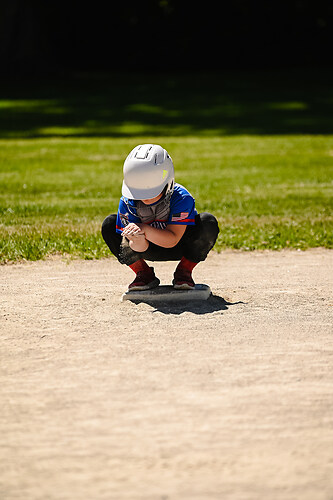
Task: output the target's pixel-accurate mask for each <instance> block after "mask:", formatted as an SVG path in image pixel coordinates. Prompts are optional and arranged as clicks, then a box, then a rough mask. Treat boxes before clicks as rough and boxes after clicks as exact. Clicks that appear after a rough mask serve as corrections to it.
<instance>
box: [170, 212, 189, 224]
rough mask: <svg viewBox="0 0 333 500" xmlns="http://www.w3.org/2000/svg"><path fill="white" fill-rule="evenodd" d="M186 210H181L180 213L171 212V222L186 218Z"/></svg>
mask: <svg viewBox="0 0 333 500" xmlns="http://www.w3.org/2000/svg"><path fill="white" fill-rule="evenodd" d="M187 217H188V212H181V213H180V214H173V216H172V218H171V222H177V221H180V220H183V219H187Z"/></svg>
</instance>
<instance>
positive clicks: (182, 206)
mask: <svg viewBox="0 0 333 500" xmlns="http://www.w3.org/2000/svg"><path fill="white" fill-rule="evenodd" d="M196 215H197V211H196V209H195V200H194V198H193V196H192V195H191V194H190V193H189V192H188V191H187V189H185V188H184V187H183V186H182V185H181V184H175V188H174V191H173V193H172V195H171V198H170V201H169V202H168V203H167V202H166V200H165V199H164V198H162V199H161V200H158V201H157V202H156V203H153V204H152V205H145V204H144V203H143V202H142V201H140V200H131V199H129V198H125V197H124V196H122V197H121V198H120V202H119V208H118V213H117V225H116V231H117V233H120V234H121V233H122V231H123V229H124V227H125V226H127V224H129V223H130V222H143V223H145V224H149V225H150V226H153V227H157V228H159V229H165V228H166V227H167V226H168V225H170V224H177V225H182V226H184V225H185V226H192V225H194V224H195V216H196Z"/></svg>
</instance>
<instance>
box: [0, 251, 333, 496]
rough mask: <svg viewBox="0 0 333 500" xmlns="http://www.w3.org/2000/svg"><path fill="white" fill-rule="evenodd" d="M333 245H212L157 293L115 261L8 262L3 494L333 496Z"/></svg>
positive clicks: (1, 286) (0, 320) (0, 318)
mask: <svg viewBox="0 0 333 500" xmlns="http://www.w3.org/2000/svg"><path fill="white" fill-rule="evenodd" d="M332 255H333V253H332V252H330V251H328V250H322V249H319V250H313V251H307V252H297V251H284V252H277V253H270V252H267V253H266V252H263V253H259V252H254V253H238V252H223V253H222V254H219V255H218V254H212V255H211V256H210V257H209V259H208V260H207V261H206V262H205V263H203V264H200V265H199V266H198V267H197V268H196V269H195V271H194V278H195V279H196V281H197V282H198V283H207V284H209V285H210V286H211V289H212V292H213V296H212V297H211V298H210V299H209V300H208V301H206V302H204V303H199V304H185V305H170V304H168V305H163V304H162V305H158V306H156V305H155V306H151V305H149V304H145V303H140V304H137V305H135V304H133V303H131V302H124V303H121V302H120V297H121V294H122V292H123V291H124V290H125V288H126V285H127V284H128V282H129V281H130V280H131V279H132V272H131V271H130V270H129V269H128V268H126V267H124V266H120V265H119V264H118V262H116V261H115V260H113V259H107V260H104V261H84V262H82V261H72V262H69V263H68V262H67V261H66V260H64V259H61V258H58V259H54V260H50V261H45V262H38V263H27V264H16V265H10V266H2V267H0V277H1V280H0V290H1V315H0V326H1V344H0V345H1V366H0V397H1V400H0V403H1V412H0V435H1V442H0V445H1V447H0V498H1V499H2V500H8V499H16V500H17V499H20V500H21V499H22V500H23V499H24V500H31V499H33V500H36V499H38V500H39V499H40V500H45V499H66V500H67V499H70V500H77V499H80V500H81V499H92V500H99V499H108V500H109V499H112V500H113V499H114V500H118V499H131V500H132V499H142V500H143V499H145V500H146V499H147V500H176V499H177V500H183V499H186V500H187V499H188V500H192V499H195V500H198V499H200V500H201V499H202V500H206V499H207V500H211V499H214V500H215V499H222V500H228V499H233V500H234V499H237V500H238V499H239V500H261V499H269V500H275V499H279V500H280V499H283V500H291V499H300V500H322V499H325V500H332V499H333V384H332V382H333V363H332V360H333V357H332V352H333V343H332V305H333V297H332ZM174 267H175V264H172V263H155V270H156V274H157V275H158V276H159V278H160V279H161V283H162V284H168V283H170V280H171V278H172V272H173V269H174Z"/></svg>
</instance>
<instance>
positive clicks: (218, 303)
mask: <svg viewBox="0 0 333 500" xmlns="http://www.w3.org/2000/svg"><path fill="white" fill-rule="evenodd" d="M135 303H136V304H140V303H141V304H142V303H145V304H148V305H150V306H151V307H152V308H153V309H154V310H153V312H154V313H155V312H161V313H163V314H174V315H179V314H182V313H184V312H191V313H193V314H198V315H201V314H211V313H214V312H222V311H226V310H227V309H228V307H229V306H234V305H237V304H245V302H242V301H238V302H228V301H227V300H225V299H224V298H223V297H220V296H219V295H214V294H212V295H211V296H210V297H209V298H208V299H207V300H195V301H192V302H184V303H181V302H178V303H175V304H172V303H170V302H162V301H161V302H156V301H154V302H149V300H144V301H140V302H135Z"/></svg>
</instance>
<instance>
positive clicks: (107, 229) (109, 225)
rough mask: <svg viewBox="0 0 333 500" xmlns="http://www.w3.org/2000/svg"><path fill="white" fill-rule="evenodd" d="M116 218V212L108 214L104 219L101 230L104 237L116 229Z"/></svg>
mask: <svg viewBox="0 0 333 500" xmlns="http://www.w3.org/2000/svg"><path fill="white" fill-rule="evenodd" d="M116 220H117V216H116V214H111V215H108V216H107V217H106V218H105V219H104V221H103V223H102V227H101V232H102V236H103V238H104V239H105V235H106V234H110V233H112V232H115V231H116Z"/></svg>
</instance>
